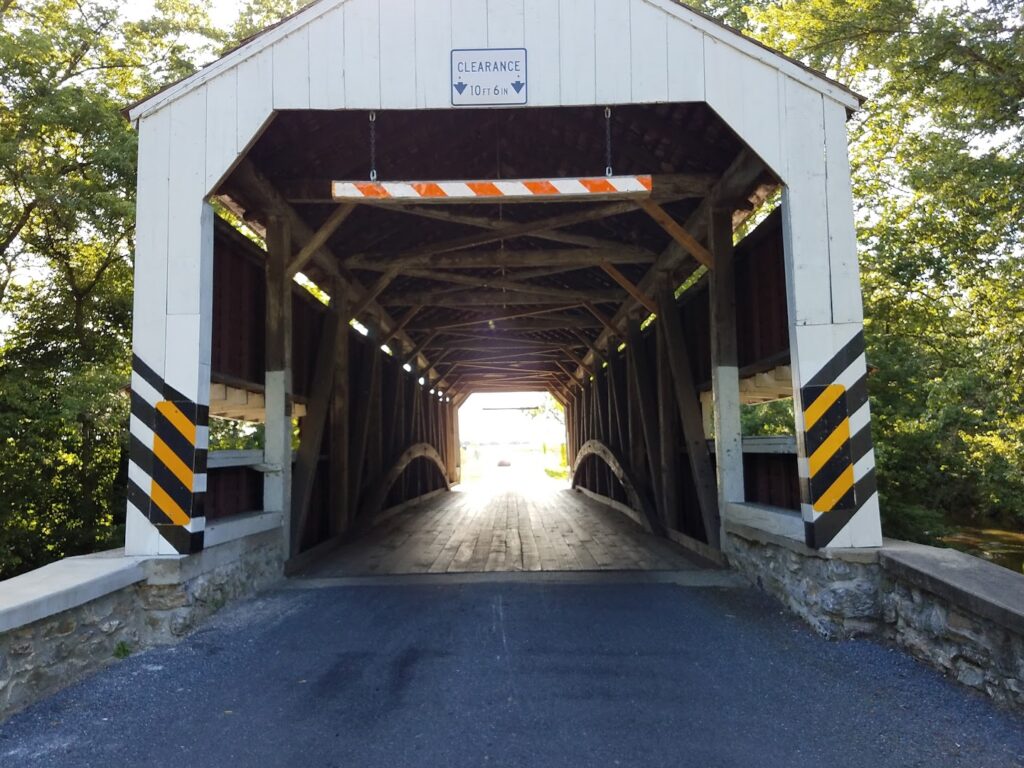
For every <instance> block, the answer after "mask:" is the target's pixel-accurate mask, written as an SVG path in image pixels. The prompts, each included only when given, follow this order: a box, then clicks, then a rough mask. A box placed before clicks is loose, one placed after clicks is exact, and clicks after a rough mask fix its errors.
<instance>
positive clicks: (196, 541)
mask: <svg viewBox="0 0 1024 768" xmlns="http://www.w3.org/2000/svg"><path fill="white" fill-rule="evenodd" d="M132 371H133V372H134V373H135V374H136V375H137V376H138V377H139V379H141V382H140V383H138V384H136V383H135V382H133V386H132V395H131V413H132V416H133V417H134V419H135V421H133V425H132V430H131V448H130V452H129V460H130V461H131V462H132V463H133V464H134V465H135V468H137V469H135V468H131V467H130V468H129V479H128V500H129V501H130V502H131V503H132V504H133V505H134V506H135V507H136V508H137V509H138V510H139V511H140V512H142V513H143V514H144V515H145V516H146V517H147V518H148V519H149V521H150V522H151V523H153V525H155V526H156V528H157V530H158V531H159V532H160V535H161V536H163V537H164V538H165V539H166V540H167V541H168V542H170V544H171V545H172V546H174V548H175V549H176V550H177V551H178V552H180V553H182V554H191V553H194V552H198V551H200V550H201V549H202V548H203V532H202V531H191V530H189V527H190V523H192V520H193V518H196V517H202V516H203V498H204V494H203V493H196V492H195V486H196V476H197V475H203V474H205V472H206V450H205V449H197V448H196V431H197V429H198V428H199V427H205V426H207V424H208V422H209V409H208V408H207V407H206V406H200V405H198V404H197V403H195V402H193V401H192V400H190V399H189V398H187V397H185V396H183V395H182V394H181V393H179V392H177V391H176V390H174V389H173V388H171V387H169V386H167V384H165V383H164V381H163V379H162V378H161V377H160V376H158V375H157V374H156V372H155V371H153V369H152V368H150V367H149V366H147V365H146V364H145V363H144V362H143V361H142V360H141V359H140V358H139V357H138V356H135V357H134V358H133V360H132ZM136 422H138V426H136ZM132 475H134V477H133V476H132ZM143 475H144V476H145V479H143Z"/></svg>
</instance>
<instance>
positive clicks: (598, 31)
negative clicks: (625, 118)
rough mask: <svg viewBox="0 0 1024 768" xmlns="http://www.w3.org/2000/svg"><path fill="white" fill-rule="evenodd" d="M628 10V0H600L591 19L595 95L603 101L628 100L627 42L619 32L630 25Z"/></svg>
mask: <svg viewBox="0 0 1024 768" xmlns="http://www.w3.org/2000/svg"><path fill="white" fill-rule="evenodd" d="M629 13H630V0H601V8H600V12H599V13H597V14H596V17H595V20H594V23H595V32H594V34H595V44H596V46H597V51H598V55H597V57H596V61H595V66H596V68H597V72H596V77H597V99H598V101H600V102H601V103H603V104H622V103H625V102H628V101H630V91H631V86H632V83H631V81H630V46H629V45H623V35H624V34H626V33H628V32H629V29H630V26H629V24H630V21H629Z"/></svg>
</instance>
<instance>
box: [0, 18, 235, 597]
mask: <svg viewBox="0 0 1024 768" xmlns="http://www.w3.org/2000/svg"><path fill="white" fill-rule="evenodd" d="M0 21H2V22H3V27H2V32H0V318H2V319H3V320H4V321H5V323H6V326H7V327H6V328H5V329H3V335H2V337H0V467H2V471H0V577H2V576H4V575H10V574H12V573H16V572H18V571H19V570H23V569H26V568H30V567H35V566H37V565H40V564H42V563H44V562H47V561H49V560H52V559H55V558H58V557H61V556H64V555H72V554H79V553H83V552H90V551H93V550H95V549H96V548H98V547H103V546H116V545H117V543H118V541H119V538H120V537H119V535H118V532H117V531H118V524H119V522H120V521H122V520H123V515H124V501H123V498H124V486H125V466H126V464H125V461H126V460H125V449H126V439H127V435H126V429H125V427H126V425H127V413H128V398H127V390H126V388H127V385H128V376H129V348H130V328H131V285H132V277H131V257H132V238H133V232H134V223H135V222H134V207H135V204H134V197H135V195H134V189H135V154H136V138H135V133H134V132H133V131H132V129H131V126H130V125H129V124H128V122H127V121H126V120H125V119H124V118H123V117H122V115H121V113H120V111H121V109H122V107H124V105H125V104H126V103H128V102H130V101H131V100H133V99H135V98H138V97H139V96H141V95H142V94H144V93H147V92H149V91H152V90H154V89H155V88H157V87H159V86H160V85H162V84H163V83H165V82H166V81H168V80H174V79H177V78H179V77H181V76H183V75H185V74H187V73H189V72H191V71H192V70H193V69H194V64H193V59H194V57H195V56H196V55H201V54H202V52H203V49H204V48H207V49H209V48H210V47H211V46H213V45H215V44H216V43H217V42H218V40H219V37H218V36H217V35H215V34H213V33H212V31H211V30H210V29H209V26H208V23H207V21H206V18H205V12H204V11H202V10H201V9H198V10H197V7H196V6H195V5H194V4H192V3H188V2H181V1H178V0H173V1H167V0H165V1H163V2H159V3H158V4H157V7H156V15H155V16H154V17H153V18H150V19H145V20H140V21H134V22H127V21H125V20H124V19H123V18H122V17H121V15H120V4H119V3H117V2H113V1H111V0H84V1H79V0H13V1H8V2H0ZM204 35H205V36H206V37H207V38H208V41H207V43H202V42H201V41H202V40H203V39H204Z"/></svg>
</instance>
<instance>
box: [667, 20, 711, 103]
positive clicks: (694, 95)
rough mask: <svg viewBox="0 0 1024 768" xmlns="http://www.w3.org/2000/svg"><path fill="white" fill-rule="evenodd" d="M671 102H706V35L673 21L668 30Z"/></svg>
mask: <svg viewBox="0 0 1024 768" xmlns="http://www.w3.org/2000/svg"><path fill="white" fill-rule="evenodd" d="M666 36H667V49H668V99H669V101H703V100H704V35H703V34H702V33H701V32H700V30H698V29H695V28H694V27H691V26H690V25H689V24H686V23H685V22H683V21H680V20H679V19H676V18H671V19H670V20H669V22H668V24H667V27H666Z"/></svg>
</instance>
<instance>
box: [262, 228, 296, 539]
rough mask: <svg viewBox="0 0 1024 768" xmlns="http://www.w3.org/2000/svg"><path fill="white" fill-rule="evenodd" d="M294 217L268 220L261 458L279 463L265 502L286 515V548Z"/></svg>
mask: <svg viewBox="0 0 1024 768" xmlns="http://www.w3.org/2000/svg"><path fill="white" fill-rule="evenodd" d="M292 245H293V241H292V228H291V224H290V222H289V221H288V220H287V219H285V218H283V217H280V216H272V217H270V219H269V221H268V222H267V258H266V265H265V266H266V313H265V317H266V326H265V333H266V336H265V340H264V350H265V352H264V357H265V368H266V374H265V376H266V378H265V379H264V402H265V422H264V442H263V446H264V447H263V460H264V463H266V464H267V465H268V466H272V467H276V470H275V471H273V472H267V473H265V474H264V475H263V508H264V509H265V510H267V511H268V512H280V513H281V516H282V518H283V519H284V526H283V533H284V551H285V552H286V553H287V554H288V555H289V556H290V555H291V554H293V553H294V552H295V547H296V542H295V541H294V539H293V535H294V530H295V527H294V523H295V522H296V521H295V520H293V518H292V515H291V511H292V504H291V492H292V418H291V416H292V414H291V399H292V398H291V394H292V361H291V357H292V355H291V347H292V345H291V331H292V302H291V296H292V293H291V280H289V279H288V277H287V265H288V259H289V257H290V256H291V251H292Z"/></svg>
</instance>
